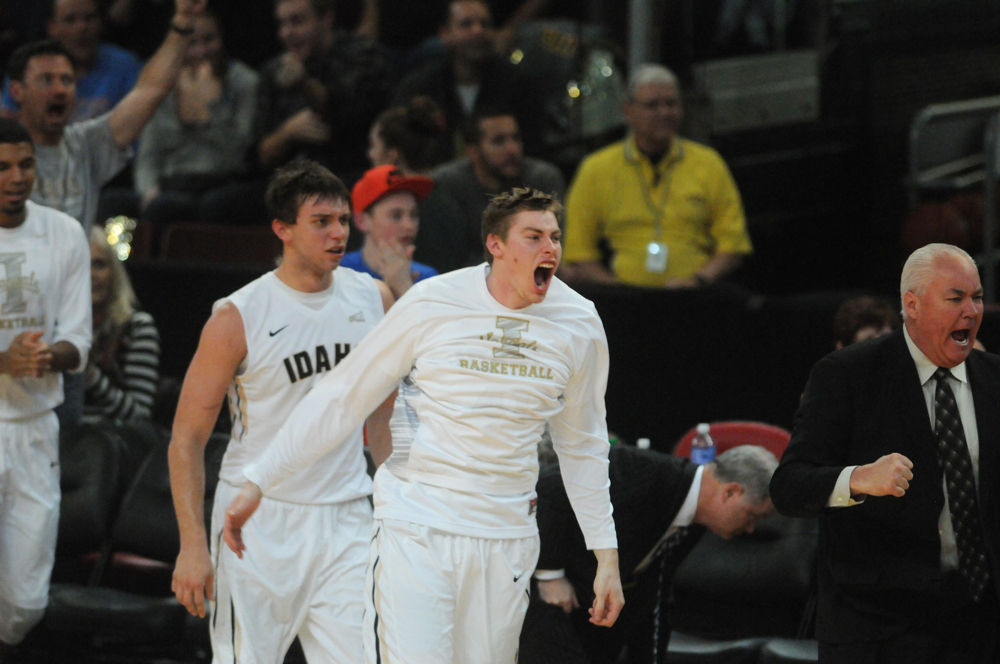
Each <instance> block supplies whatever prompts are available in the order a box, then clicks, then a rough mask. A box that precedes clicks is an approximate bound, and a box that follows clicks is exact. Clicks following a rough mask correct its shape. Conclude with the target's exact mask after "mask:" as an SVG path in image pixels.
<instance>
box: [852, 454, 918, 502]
mask: <svg viewBox="0 0 1000 664" xmlns="http://www.w3.org/2000/svg"><path fill="white" fill-rule="evenodd" d="M912 479H913V462H912V461H910V460H909V459H908V458H906V457H905V456H903V455H902V454H899V453H898V452H893V453H892V454H886V455H885V456H883V457H881V458H880V459H878V460H877V461H875V462H874V463H869V464H865V465H863V466H858V467H857V468H855V469H854V472H852V473H851V493H852V494H855V495H856V494H866V495H869V496H896V497H897V498H901V497H902V496H903V494H905V493H906V490H907V489H909V488H910V480H912Z"/></svg>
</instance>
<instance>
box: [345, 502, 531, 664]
mask: <svg viewBox="0 0 1000 664" xmlns="http://www.w3.org/2000/svg"><path fill="white" fill-rule="evenodd" d="M536 562H538V536H537V535H535V536H532V537H523V538H518V539H487V538H480V537H466V536H463V535H455V534H452V533H446V532H443V531H440V530H436V529H434V528H430V527H428V526H422V525H419V524H415V523H408V522H404V521H396V520H391V519H380V520H377V521H376V522H375V537H374V538H373V539H372V555H371V562H370V563H369V566H368V575H367V578H366V583H367V586H368V591H367V593H366V595H365V602H366V606H365V626H364V638H365V657H366V658H367V659H366V661H367V663H368V664H501V663H502V664H513V663H514V662H515V661H516V660H517V643H518V636H519V635H520V633H521V623H522V622H524V614H525V611H527V608H528V593H529V583H530V578H531V573H532V572H533V571H534V569H535V563H536Z"/></svg>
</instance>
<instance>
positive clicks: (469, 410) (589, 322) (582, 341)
mask: <svg viewBox="0 0 1000 664" xmlns="http://www.w3.org/2000/svg"><path fill="white" fill-rule="evenodd" d="M489 269H490V268H489V266H487V265H486V264H485V263H484V264H481V265H479V266H476V267H471V268H465V269H462V270H456V271H454V272H450V273H447V274H444V275H441V276H438V277H433V278H431V279H427V280H424V281H422V282H420V283H418V284H416V285H415V286H414V287H413V288H411V289H410V290H409V291H408V292H407V293H406V295H404V296H403V297H402V298H401V299H400V300H399V301H398V302H397V303H396V304H395V305H394V306H393V308H392V309H391V310H390V311H389V313H388V314H387V315H386V317H385V318H384V319H383V321H382V322H381V323H379V325H378V326H376V328H375V329H374V330H373V331H372V332H371V333H370V335H369V336H368V337H366V339H365V342H364V343H363V344H362V345H361V346H360V347H358V348H357V349H355V350H354V351H353V352H352V353H351V354H350V355H349V356H348V357H347V359H346V360H345V361H344V362H343V363H341V364H340V365H338V366H337V368H336V369H335V370H334V371H332V372H331V373H330V375H328V376H326V377H325V378H324V379H323V380H321V381H320V382H319V383H318V384H317V385H316V387H315V389H313V391H312V392H310V393H309V395H308V396H307V397H306V398H305V399H303V400H302V403H301V404H299V406H298V407H297V408H296V410H295V411H294V412H293V413H292V415H291V416H290V417H289V419H288V421H287V422H286V424H285V426H283V427H282V429H281V431H280V432H279V433H278V435H277V437H276V438H275V440H274V443H273V445H271V446H270V447H269V448H268V450H267V451H266V452H265V454H264V455H263V456H262V457H261V458H260V459H259V460H258V461H257V462H256V463H254V464H252V465H250V466H249V467H247V468H246V470H245V472H244V474H245V476H246V477H247V478H248V479H249V480H251V481H253V482H254V483H256V484H257V485H259V486H260V487H261V488H262V489H263V490H264V492H265V493H267V491H268V490H269V488H270V487H271V486H273V485H274V484H276V483H277V482H280V481H281V480H282V479H283V478H285V477H287V476H289V475H290V474H292V473H295V472H297V471H298V470H299V469H301V468H304V467H306V466H308V465H310V464H311V463H314V462H315V459H317V458H319V457H320V456H321V455H323V454H325V453H326V452H327V451H328V450H330V449H333V448H336V447H338V446H340V445H342V444H343V440H344V439H345V437H346V435H347V433H348V432H349V431H350V430H352V429H353V428H354V427H355V426H357V424H358V423H359V422H360V421H361V420H362V419H363V418H364V417H365V416H367V415H368V413H370V412H371V411H372V410H373V409H374V408H375V407H376V406H377V405H378V404H379V403H380V402H381V401H382V400H384V399H385V398H386V396H388V395H389V394H390V393H391V392H392V390H393V389H395V388H396V387H397V386H398V385H399V381H400V380H401V379H403V378H404V377H405V378H406V387H405V389H404V390H403V396H404V397H405V399H406V402H407V405H408V407H409V408H410V409H411V410H412V413H411V414H410V415H409V416H408V417H409V419H410V420H411V421H412V424H413V426H412V436H411V437H409V436H408V438H410V440H407V441H405V442H404V441H399V443H397V441H396V439H395V437H394V441H393V453H392V456H391V457H390V459H389V460H388V461H387V462H386V463H385V465H384V466H383V467H382V468H380V470H379V472H378V473H377V476H376V482H375V510H376V512H375V516H376V518H383V519H395V518H398V519H404V520H407V521H411V522H415V523H422V524H426V525H430V526H432V527H436V528H440V529H443V530H446V531H449V532H455V533H458V534H466V535H471V536H479V537H523V536H530V535H534V534H535V533H536V532H537V528H536V525H535V521H534V510H533V509H532V504H531V503H532V499H533V498H534V496H535V493H534V489H535V481H536V479H537V474H538V461H537V443H538V441H539V439H540V438H541V436H542V431H543V429H544V427H545V423H546V422H548V423H549V424H550V431H551V436H552V441H553V445H554V447H555V450H556V452H557V453H558V455H559V459H560V465H561V468H562V475H563V478H564V482H565V483H566V490H567V494H568V495H569V498H570V500H571V502H572V505H573V508H574V511H575V512H576V515H577V518H578V520H579V522H580V525H581V528H582V530H583V532H584V535H585V537H586V540H587V545H588V547H589V548H613V547H616V546H617V540H616V537H615V529H614V522H613V520H612V518H611V502H610V499H609V495H608V486H609V482H608V449H609V445H608V436H607V425H606V423H605V408H604V391H605V388H606V386H607V373H608V349H607V339H606V337H605V334H604V328H603V325H602V324H601V321H600V318H599V317H598V315H597V311H596V309H595V308H594V306H593V304H592V303H591V302H590V301H588V300H586V299H584V298H583V297H581V296H580V295H579V294H577V293H576V292H574V291H573V290H571V289H570V288H569V287H568V286H566V285H565V284H564V283H563V282H561V281H560V280H558V279H553V280H552V283H551V285H550V287H549V292H548V295H547V297H546V298H545V300H544V301H543V302H540V303H537V304H532V305H530V306H528V307H525V308H522V309H508V308H507V307H504V306H503V305H501V304H500V303H498V302H497V301H496V300H495V299H494V298H493V296H492V295H490V293H489V290H488V289H487V286H486V276H487V275H488V274H489Z"/></svg>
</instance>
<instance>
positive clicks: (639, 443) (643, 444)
mask: <svg viewBox="0 0 1000 664" xmlns="http://www.w3.org/2000/svg"><path fill="white" fill-rule="evenodd" d="M635 446H636V447H638V448H639V449H640V450H648V449H649V438H639V439H637V440H636V441H635Z"/></svg>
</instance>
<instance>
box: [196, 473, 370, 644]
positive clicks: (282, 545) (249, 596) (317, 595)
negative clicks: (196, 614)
mask: <svg viewBox="0 0 1000 664" xmlns="http://www.w3.org/2000/svg"><path fill="white" fill-rule="evenodd" d="M238 492H239V489H237V488H235V487H233V486H231V485H229V484H227V483H225V482H219V484H218V487H217V488H216V493H215V504H214V507H213V509H212V556H213V560H214V561H215V600H216V601H215V603H214V604H213V606H212V615H211V621H210V624H209V629H210V633H211V639H212V653H213V658H212V661H213V662H215V663H216V664H235V663H236V662H239V664H257V663H259V664H281V662H282V661H284V657H285V652H286V651H287V650H288V647H289V646H290V645H291V643H292V641H293V640H294V638H295V637H296V636H298V637H299V642H300V643H301V644H302V650H303V651H304V653H305V656H306V659H307V660H308V661H309V664H325V663H328V662H329V663H331V664H333V663H336V664H358V662H361V661H362V660H363V656H362V640H361V617H362V613H363V612H364V602H363V599H362V595H363V593H364V579H365V567H366V565H367V562H368V542H369V539H370V538H371V531H372V509H371V504H370V503H369V502H368V499H367V498H358V499H356V500H351V501H347V502H345V503H336V504H332V505H298V504H294V503H286V502H281V501H277V500H270V499H268V498H264V499H263V500H262V501H261V503H260V507H258V508H257V511H256V512H255V513H254V515H253V517H252V518H251V519H250V520H249V521H248V522H247V523H246V525H245V526H244V527H243V542H244V544H246V550H245V551H244V552H243V559H242V560H241V559H239V558H237V557H236V554H234V553H233V552H232V551H230V550H229V547H227V546H226V544H225V543H224V542H223V541H222V535H221V534H222V524H223V519H224V516H225V510H226V508H227V507H228V506H229V503H230V502H231V501H232V499H233V498H234V497H235V496H236V494H237V493H238Z"/></svg>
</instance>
